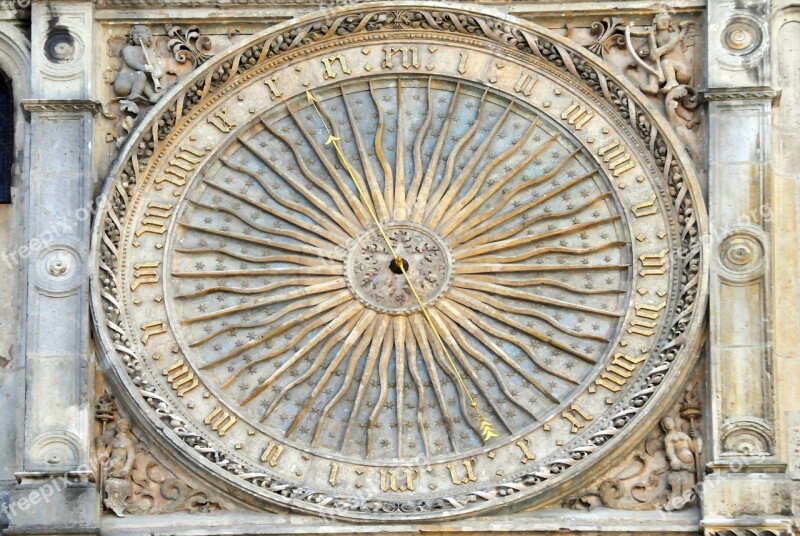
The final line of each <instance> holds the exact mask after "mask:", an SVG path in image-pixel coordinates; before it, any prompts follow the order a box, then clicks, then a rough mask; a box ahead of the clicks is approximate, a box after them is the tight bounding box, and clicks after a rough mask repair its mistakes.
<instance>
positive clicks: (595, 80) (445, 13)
mask: <svg viewBox="0 0 800 536" xmlns="http://www.w3.org/2000/svg"><path fill="white" fill-rule="evenodd" d="M398 8H400V10H401V11H402V12H404V13H412V14H413V15H415V16H419V17H420V20H421V21H422V24H427V25H428V26H427V27H424V28H425V31H426V33H428V35H430V33H431V32H433V31H441V32H444V33H447V34H451V35H452V34H462V35H469V36H470V37H471V38H479V39H483V40H485V41H486V45H487V46H489V47H494V48H496V49H497V50H498V51H500V50H502V49H503V48H504V47H510V48H511V49H512V50H514V52H515V53H522V54H533V55H535V56H537V57H539V58H540V59H541V60H544V61H546V62H549V63H550V64H551V65H553V66H555V67H556V68H558V69H560V70H561V71H562V72H563V73H565V74H566V75H568V76H572V77H573V78H574V79H575V80H576V82H581V83H585V85H586V86H587V87H588V88H589V89H590V90H592V91H593V92H594V93H595V95H596V96H597V97H599V98H601V99H605V100H606V102H607V104H609V105H610V106H611V107H613V108H616V109H617V111H618V112H619V113H620V117H621V118H626V119H627V121H628V122H629V126H630V127H632V128H633V130H635V131H636V132H637V133H639V135H640V138H641V141H642V147H644V148H645V149H647V150H649V152H650V153H651V155H652V158H653V159H654V161H655V162H656V163H657V165H658V166H659V168H660V169H659V172H661V173H662V174H663V176H664V177H665V180H666V182H667V186H669V187H671V189H672V190H673V191H674V194H673V195H674V198H675V203H676V206H677V210H678V211H679V212H680V213H682V216H683V218H684V221H683V224H682V229H683V231H682V236H683V238H684V239H685V241H686V242H685V245H686V258H682V262H683V263H684V265H683V266H684V269H685V270H686V278H687V281H688V283H686V285H685V288H684V289H682V290H681V292H682V296H683V305H684V309H683V311H681V312H680V314H677V315H676V316H677V321H676V322H675V323H674V324H673V325H672V326H671V328H670V330H669V331H670V333H671V335H670V337H668V339H669V340H668V341H666V342H665V343H664V346H662V354H661V359H660V365H659V366H656V367H655V368H654V369H652V370H650V371H647V372H646V373H645V376H646V377H647V378H648V381H647V384H648V386H647V388H646V389H643V390H641V391H639V392H638V393H635V394H634V395H633V396H632V397H631V399H630V407H629V409H627V410H625V411H622V412H620V413H618V414H617V415H616V416H615V417H614V418H613V419H612V420H611V422H609V423H608V427H607V429H605V430H603V431H602V432H601V433H597V434H595V437H594V438H593V441H594V443H592V444H587V445H585V446H584V447H582V448H578V449H574V450H573V451H572V458H571V459H569V460H563V461H561V463H557V464H552V467H550V468H549V469H548V472H547V473H545V474H531V475H529V477H528V478H526V479H525V480H524V482H520V483H519V484H520V486H522V487H523V488H527V487H535V486H536V484H537V483H538V482H540V481H542V480H551V481H552V482H554V484H553V485H551V486H550V487H549V488H548V489H547V491H545V492H543V493H540V494H538V495H535V496H534V497H530V499H529V500H528V503H529V504H528V506H531V505H534V504H535V505H544V504H547V503H553V502H555V501H558V500H560V498H561V496H563V495H564V494H565V493H567V492H568V491H569V484H568V482H570V481H571V482H574V480H568V479H567V476H570V477H572V476H576V477H577V476H581V477H583V478H587V479H590V478H592V476H593V475H597V474H599V473H600V472H602V471H604V470H606V469H607V468H608V467H609V466H610V465H611V464H613V463H614V462H615V461H616V460H617V458H618V457H619V455H620V454H621V453H620V449H619V448H617V447H619V446H621V445H622V444H623V443H626V442H637V441H640V440H642V439H643V438H644V436H645V435H646V434H647V432H648V431H649V430H650V428H651V427H652V426H654V425H655V423H656V421H657V420H658V419H659V418H660V417H661V416H662V415H661V414H662V412H663V410H664V409H665V408H666V409H668V408H670V407H671V406H672V405H673V403H674V402H676V401H677V399H678V397H679V396H681V394H682V391H683V390H682V387H683V384H684V383H685V381H686V380H687V378H688V376H689V374H690V373H691V372H692V369H693V365H694V363H695V362H696V358H697V355H698V353H699V347H700V344H701V342H702V337H701V334H702V331H703V328H704V326H703V315H704V311H705V304H706V289H707V279H708V266H707V264H708V263H707V259H706V243H707V236H706V229H707V222H706V216H705V210H704V208H703V201H702V194H701V193H700V189H699V187H698V186H697V180H696V178H695V173H694V170H693V169H692V165H691V163H690V160H689V157H688V156H687V155H686V154H685V149H683V148H682V144H681V143H680V142H679V141H678V140H677V138H676V137H675V135H674V133H673V132H672V130H671V128H670V127H669V125H668V124H667V122H666V120H665V119H664V118H661V117H658V116H656V115H653V114H651V113H650V111H649V110H648V109H647V107H646V104H644V105H640V104H639V103H647V100H646V99H645V97H644V96H643V95H642V94H641V93H640V92H639V91H638V90H636V89H635V88H634V87H633V86H632V84H630V83H629V82H628V81H627V80H625V79H624V77H621V76H617V75H614V74H612V70H611V69H610V68H609V67H608V66H606V65H605V64H604V62H603V61H602V60H599V59H597V58H594V57H591V56H588V55H586V51H585V49H583V48H582V47H579V46H578V45H575V44H573V43H571V42H570V41H568V40H567V39H565V38H562V37H559V36H557V35H554V34H552V33H551V32H550V31H548V30H544V29H542V28H539V27H537V26H535V25H533V24H531V23H528V22H525V21H522V20H518V19H515V18H513V17H504V16H499V15H497V14H494V13H492V12H490V11H488V10H487V11H484V10H481V11H477V10H471V9H469V10H468V9H464V8H461V7H459V6H457V5H453V4H442V3H438V2H437V3H432V2H413V3H403V4H400V5H399V4H398V3H396V2H393V3H380V4H369V5H363V4H362V5H358V6H352V7H346V8H341V9H337V10H333V11H326V12H324V13H322V14H320V13H314V14H311V15H308V16H305V17H302V18H300V19H298V20H295V21H290V22H287V23H284V24H281V25H278V26H275V27H271V28H270V29H268V30H267V31H265V32H262V33H260V34H257V35H255V36H253V37H251V38H250V39H248V40H247V41H246V42H245V43H244V44H242V45H238V46H236V47H233V48H231V49H229V50H228V51H226V52H224V53H222V54H220V55H218V56H217V57H216V58H214V59H212V60H209V61H208V62H207V63H206V64H205V65H204V66H203V68H201V69H199V70H198V71H197V72H196V73H195V74H194V75H193V76H192V77H189V78H187V79H186V80H185V81H184V82H183V83H181V84H179V85H178V86H177V87H175V88H173V90H172V91H171V92H170V93H169V94H167V95H165V96H164V97H163V98H162V99H161V101H160V102H159V103H158V104H157V105H156V106H155V107H154V108H153V110H151V112H150V113H149V114H148V115H147V117H146V118H145V119H144V120H143V121H142V122H141V123H140V125H139V126H138V127H137V128H136V130H135V131H134V132H133V133H132V134H131V139H130V141H129V142H128V144H127V145H126V147H125V148H124V149H123V151H122V152H121V154H120V156H119V157H118V159H117V161H116V163H115V165H114V166H113V168H112V171H111V173H110V179H109V181H108V183H107V184H106V190H105V194H106V196H107V201H106V206H105V207H104V208H103V210H102V212H101V213H100V215H99V217H98V218H97V221H96V222H95V234H94V237H93V257H94V258H95V262H97V264H96V265H95V266H94V267H93V269H92V270H93V271H92V278H93V279H94V280H97V281H99V280H101V279H106V282H104V283H102V284H101V285H95V287H94V288H93V290H94V293H93V297H92V298H93V299H92V305H93V311H94V317H95V321H96V323H97V322H110V323H113V322H114V321H115V318H116V317H115V316H114V315H115V313H114V311H113V308H114V300H113V298H111V294H112V292H113V285H114V282H113V279H114V277H113V272H112V270H111V268H110V266H112V265H113V263H112V261H113V255H114V248H113V242H112V239H111V238H109V231H112V230H113V229H114V228H115V227H118V226H119V225H120V220H121V219H122V218H121V216H122V214H121V212H122V211H123V210H124V200H125V199H127V195H128V194H127V192H126V189H125V187H124V186H123V185H122V183H121V181H119V180H118V178H119V177H121V176H124V177H126V180H128V181H130V182H131V183H133V182H134V180H135V178H137V177H139V176H140V174H141V173H142V171H143V170H144V169H145V168H146V167H147V156H146V154H145V152H146V151H147V150H148V144H152V146H153V147H152V149H153V150H154V149H155V147H157V146H158V144H159V143H161V142H162V141H163V140H165V139H167V138H168V135H169V132H170V131H171V130H172V129H173V128H181V118H182V117H185V116H186V115H187V114H188V113H189V112H190V111H191V109H192V108H193V107H194V106H195V105H196V104H197V103H198V102H200V101H203V100H204V99H212V100H213V99H214V96H215V92H216V91H218V90H219V88H220V87H224V86H226V85H228V84H227V80H228V78H227V77H226V76H224V75H223V76H222V77H219V83H217V81H215V78H214V74H215V73H217V72H218V70H219V69H220V68H221V67H222V65H223V63H225V62H230V63H232V64H233V66H232V67H231V69H230V70H231V71H233V72H236V71H237V70H238V71H239V74H241V73H243V72H246V71H247V69H249V68H250V67H249V66H248V65H247V64H246V63H243V62H242V58H243V57H244V56H243V55H244V54H245V53H247V52H248V51H249V52H250V53H251V55H252V56H253V57H255V56H257V57H258V60H257V61H256V62H255V65H256V66H257V65H260V64H261V63H262V62H264V61H265V60H267V59H269V58H271V57H274V56H275V55H278V54H282V53H284V52H287V51H290V50H293V49H295V48H298V47H299V46H302V44H303V43H304V41H305V40H306V39H307V40H308V41H309V42H311V43H319V42H321V41H324V40H325V39H334V38H340V37H342V36H343V35H346V34H348V33H358V32H360V31H364V32H365V33H369V32H371V31H374V30H371V29H369V27H368V26H367V22H368V21H369V20H370V17H371V16H372V15H374V14H375V13H378V12H382V13H397V12H398V11H397V10H398ZM437 14H438V15H437ZM348 17H352V19H353V20H348V19H347V18H348ZM325 18H327V19H328V20H327V21H326V20H325ZM398 24H399V25H400V28H402V24H400V23H398ZM381 31H390V30H386V29H385V28H383V29H381ZM275 36H284V38H283V39H282V40H281V41H280V42H279V41H276V40H275V39H274V37H275ZM223 71H224V70H223ZM233 78H235V76H232V77H231V79H233ZM587 80H588V81H589V82H588V83H586V81H587ZM233 83H234V84H235V81H234V82H233ZM159 121H163V123H162V125H163V126H161V127H159V126H158V123H159ZM140 141H143V142H144V143H143V144H142V145H140ZM111 234H113V233H111ZM109 245H111V246H112V247H109ZM109 307H111V309H109ZM95 328H96V338H97V340H98V341H99V343H100V347H101V348H102V349H103V353H104V356H103V358H104V360H105V362H106V364H108V365H110V366H109V369H110V371H111V374H110V376H111V379H112V381H113V382H114V383H115V385H116V388H117V392H118V394H119V396H120V398H121V399H122V400H123V401H124V404H125V405H126V406H127V407H129V408H132V409H133V408H135V411H132V413H133V417H134V419H136V420H137V421H138V423H139V425H140V426H141V427H142V428H143V429H144V430H146V431H147V432H148V433H149V435H151V436H153V437H155V438H157V439H158V440H159V441H162V442H164V443H169V444H170V445H171V446H172V447H173V449H172V452H174V461H175V462H177V463H178V464H179V465H182V466H183V467H184V468H186V469H187V470H193V471H195V472H196V471H197V467H198V465H202V466H203V467H204V471H203V477H204V478H207V479H208V481H209V482H210V483H211V485H215V486H217V487H219V488H220V489H225V490H229V491H230V492H231V494H232V495H235V496H238V497H240V498H241V499H243V500H245V501H247V502H253V501H254V500H255V501H256V502H258V503H259V504H263V502H262V500H261V499H256V498H255V494H250V493H248V492H247V491H246V490H245V489H244V487H243V488H241V489H235V486H233V485H232V484H231V478H233V477H235V476H236V475H237V473H238V474H244V475H245V476H246V478H247V480H248V481H249V484H248V485H256V486H262V487H266V488H269V487H270V485H271V484H272V481H271V479H270V478H269V476H268V475H263V474H262V475H258V474H254V473H257V470H255V469H254V468H247V467H242V466H239V465H238V464H234V463H230V464H227V466H226V467H225V468H224V469H223V466H225V465H226V464H221V463H220V460H225V459H226V458H225V457H226V455H225V453H223V452H220V451H214V452H205V453H204V455H203V456H200V455H199V454H198V452H197V451H196V450H195V448H193V447H194V446H196V445H202V446H206V447H208V446H209V445H208V444H206V443H204V442H205V439H204V438H203V437H202V436H200V435H198V434H195V433H193V432H192V431H191V430H188V429H186V428H184V425H185V424H186V423H185V422H184V421H183V420H182V418H181V417H180V416H179V415H178V414H176V413H175V412H173V411H172V409H171V408H170V407H169V403H168V402H167V401H166V400H165V399H163V398H161V397H160V396H159V395H158V394H157V392H155V391H154V390H152V389H151V388H150V386H149V385H147V382H146V380H145V379H143V378H141V377H140V375H139V372H138V370H137V363H136V362H137V359H138V358H137V356H136V355H134V354H133V353H132V352H130V351H129V350H127V349H126V348H124V347H122V346H121V345H118V344H115V343H114V342H113V341H112V340H111V338H110V337H109V334H108V333H107V332H106V331H105V329H104V328H100V327H98V326H97V325H96V326H95ZM679 352H680V353H681V355H682V357H680V358H679V359H676V360H675V362H674V364H673V359H675V354H677V353H679ZM126 373H127V376H128V377H127V378H125V377H123V374H126ZM665 375H668V382H667V383H670V384H671V389H667V388H659V386H660V385H661V383H662V380H664V377H665ZM134 385H135V386H136V387H134ZM637 414H638V416H637ZM146 416H149V418H148V417H146ZM634 416H637V417H636V421H635V422H636V426H635V427H634V426H631V425H629V424H630V423H632V422H633V418H634ZM601 445H602V449H600V446H601ZM176 446H177V447H178V448H177V449H175V448H174V447H176ZM165 450H168V449H165ZM598 450H601V451H602V452H603V453H604V454H605V455H604V456H593V455H592V454H593V453H594V452H596V451H598ZM611 453H614V454H615V455H613V456H612V455H609V454H611ZM585 458H591V459H592V460H596V463H593V464H590V463H581V462H582V460H583V459H585ZM573 465H574V468H573V467H572V466H573ZM566 469H569V470H568V471H567V470H566ZM500 491H501V490H499V489H490V490H487V491H486V492H485V493H486V494H487V495H490V496H491V497H492V498H493V504H492V505H491V506H490V507H489V508H488V509H486V508H484V509H483V510H482V512H486V511H487V510H496V509H499V508H502V507H505V506H507V505H508V504H509V503H510V502H511V500H513V499H516V498H517V496H516V495H512V494H511V493H508V494H505V493H500ZM501 496H503V497H504V498H502V499H500V498H498V497H501ZM271 504H272V508H275V506H276V505H278V504H281V505H283V506H285V507H300V508H302V509H303V510H306V511H312V512H318V513H321V514H327V515H340V514H341V512H346V516H345V517H347V518H349V519H357V520H376V521H377V520H381V521H383V520H386V521H388V520H399V519H403V520H408V521H411V520H414V519H422V518H425V517H431V513H427V514H419V515H416V514H415V515H405V516H403V517H402V518H398V517H396V516H392V515H391V512H388V513H387V512H383V511H382V510H384V509H392V508H394V507H395V506H391V505H388V504H387V505H376V506H375V508H374V509H373V507H372V506H371V507H370V508H369V509H368V510H367V511H366V512H360V511H358V508H357V507H353V506H352V505H343V504H341V503H337V501H336V500H335V499H333V498H331V497H328V496H326V495H323V494H322V493H320V492H313V491H311V490H303V489H300V488H297V487H294V486H293V487H292V488H291V489H285V490H282V492H281V493H275V497H274V502H273V503H271ZM265 506H266V507H270V506H269V505H265ZM279 508H280V506H279ZM354 508H355V509H354ZM337 510H338V511H337ZM474 511H475V508H470V507H469V506H468V507H466V508H464V509H461V510H437V511H435V512H433V514H434V515H435V516H436V517H437V518H438V519H452V518H455V517H462V516H465V515H468V514H469V513H471V512H474Z"/></svg>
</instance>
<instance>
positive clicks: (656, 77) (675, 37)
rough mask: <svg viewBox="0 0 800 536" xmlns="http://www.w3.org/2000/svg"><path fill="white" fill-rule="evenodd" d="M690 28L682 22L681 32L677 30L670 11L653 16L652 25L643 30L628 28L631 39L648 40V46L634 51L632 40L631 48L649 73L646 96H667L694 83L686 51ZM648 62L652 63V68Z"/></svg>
mask: <svg viewBox="0 0 800 536" xmlns="http://www.w3.org/2000/svg"><path fill="white" fill-rule="evenodd" d="M689 27H690V25H689V23H687V22H680V23H679V24H678V28H679V29H678V30H675V29H674V28H673V25H672V16H671V15H670V14H669V12H667V11H660V12H659V13H657V14H656V16H655V17H653V25H652V26H648V27H646V28H645V29H644V30H640V31H634V30H632V29H631V28H630V27H629V28H627V30H626V31H627V33H628V37H630V36H636V37H645V38H647V40H648V45H647V46H644V47H642V48H640V49H639V50H633V48H632V44H631V42H630V39H628V48H629V49H630V52H631V54H633V55H634V59H635V60H636V63H637V64H638V65H639V66H640V67H642V68H644V70H645V71H647V74H646V79H645V80H644V81H643V82H641V83H640V84H639V86H640V89H641V90H642V91H643V92H644V93H647V94H648V95H657V94H658V93H663V94H666V93H669V92H670V91H672V90H673V89H675V88H676V87H678V86H679V85H681V84H690V83H691V81H692V69H691V65H690V63H689V60H688V58H687V57H686V54H685V50H684V49H685V48H686V45H687V43H686V42H685V41H686V38H687V32H688V31H689ZM645 60H649V61H650V62H651V64H650V65H648V64H647V63H645Z"/></svg>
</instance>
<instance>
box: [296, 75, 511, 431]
mask: <svg viewBox="0 0 800 536" xmlns="http://www.w3.org/2000/svg"><path fill="white" fill-rule="evenodd" d="M306 97H307V98H308V105H309V106H313V108H314V110H315V111H316V112H317V115H318V116H319V120H320V122H321V123H322V126H323V127H324V128H325V132H327V134H328V140H327V141H326V142H325V146H326V147H327V146H328V145H332V146H333V148H334V150H335V151H336V155H337V156H338V157H339V161H340V162H341V163H342V165H343V166H344V168H345V169H346V170H347V173H348V175H350V179H351V180H352V181H353V184H354V185H355V187H356V190H358V195H359V196H360V197H361V203H362V204H363V205H364V206H365V207H366V208H367V211H368V212H369V215H370V216H371V217H372V220H373V221H374V222H375V225H376V226H377V227H378V231H379V232H380V234H381V236H382V237H383V240H384V241H385V242H386V246H387V247H388V249H389V253H390V254H391V255H392V259H394V261H393V262H394V265H395V267H396V268H398V269H399V270H400V272H401V273H402V274H403V277H404V278H405V280H406V283H407V284H408V288H409V289H411V293H412V294H413V295H414V299H415V300H416V301H417V304H418V305H419V308H420V311H421V312H422V316H423V317H424V318H425V321H426V322H427V323H428V326H429V327H430V328H431V331H432V332H433V334H434V335H435V336H436V340H437V341H438V342H439V346H441V348H442V352H444V355H445V356H447V360H448V361H449V362H450V366H451V367H453V372H455V374H456V379H458V383H459V384H460V385H461V388H462V389H463V390H464V392H465V393H466V394H467V397H469V403H470V406H471V407H472V409H473V410H474V411H475V414H476V415H477V416H478V421H479V422H480V431H481V438H482V439H483V441H484V442H486V441H489V440H490V439H491V438H493V437H497V434H496V433H495V431H494V427H493V426H492V423H491V422H490V421H489V420H488V419H487V418H486V417H484V416H483V414H482V413H481V412H480V410H479V409H478V402H477V401H476V400H475V398H474V397H473V396H472V393H470V391H469V389H468V388H467V384H466V383H465V382H464V378H463V377H462V376H461V373H460V372H459V371H458V368H456V363H455V360H454V359H453V356H452V355H451V354H450V351H449V350H448V349H447V346H446V345H445V344H444V340H442V336H441V335H439V330H437V329H436V325H435V324H434V323H433V319H432V318H431V316H430V314H428V309H427V308H426V307H425V304H424V303H423V302H422V298H420V296H419V293H418V292H417V289H416V287H414V283H413V282H412V281H411V278H410V277H409V276H408V272H407V271H406V267H405V262H404V261H403V259H402V257H400V256H399V255H397V253H396V252H395V250H394V247H393V246H392V242H391V240H389V237H388V235H387V234H386V231H385V230H384V228H383V225H381V222H380V220H379V219H378V215H377V214H376V213H375V210H374V209H373V208H372V205H370V204H369V202H368V201H367V195H366V192H364V190H363V189H362V188H361V185H360V184H359V183H358V180H356V175H355V171H354V170H353V168H352V166H351V165H350V162H349V161H348V160H347V157H346V156H345V154H344V151H342V148H341V146H340V145H339V142H340V141H341V138H338V137H336V136H334V135H333V131H332V130H331V128H330V127H329V126H328V123H327V122H326V121H325V118H324V117H323V116H322V112H321V111H320V109H319V106H317V103H318V102H319V101H318V100H317V99H316V98H315V97H314V95H312V94H311V92H310V91H308V90H306Z"/></svg>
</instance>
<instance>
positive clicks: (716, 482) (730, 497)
mask: <svg viewBox="0 0 800 536" xmlns="http://www.w3.org/2000/svg"><path fill="white" fill-rule="evenodd" d="M701 497H702V500H701V504H702V509H703V520H702V521H701V526H702V527H703V530H704V531H705V534H706V536H740V535H742V536H744V535H747V536H793V535H794V534H795V523H794V519H793V517H792V516H793V508H792V481H791V479H790V478H789V477H788V475H786V474H782V473H715V474H710V475H708V476H707V477H706V478H705V480H704V481H703V489H702V492H701Z"/></svg>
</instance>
